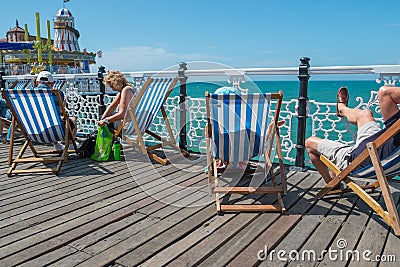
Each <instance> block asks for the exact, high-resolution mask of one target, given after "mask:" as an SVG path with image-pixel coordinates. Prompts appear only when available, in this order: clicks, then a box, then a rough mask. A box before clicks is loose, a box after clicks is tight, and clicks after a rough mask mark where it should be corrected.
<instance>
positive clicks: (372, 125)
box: [305, 86, 400, 183]
mask: <svg viewBox="0 0 400 267" xmlns="http://www.w3.org/2000/svg"><path fill="white" fill-rule="evenodd" d="M378 99H379V106H380V110H381V113H382V117H383V119H384V124H385V128H384V129H380V127H379V124H378V123H377V122H376V121H375V119H374V117H373V115H372V112H371V111H370V110H368V109H365V110H361V109H354V108H349V107H348V106H347V105H348V100H349V93H348V91H347V88H345V87H341V88H340V89H339V91H338V94H337V115H338V116H339V117H346V118H347V120H348V121H349V122H350V123H352V124H355V125H357V127H358V130H357V138H356V143H355V144H354V145H348V144H344V143H341V142H338V141H331V140H328V139H321V138H319V137H316V136H311V137H309V138H308V139H307V140H306V143H305V145H306V149H307V152H308V155H309V157H310V160H311V162H312V163H313V164H314V166H315V168H316V169H317V171H318V172H319V173H320V174H321V176H322V177H323V178H324V180H325V182H326V183H329V182H330V181H331V180H332V178H333V177H332V175H331V173H330V172H329V171H328V168H327V167H326V165H325V164H324V163H323V162H322V161H321V160H320V155H321V154H322V155H324V156H325V157H327V158H328V159H329V160H331V161H332V162H333V163H334V164H335V165H336V166H338V167H339V168H340V169H341V170H343V169H344V168H346V167H347V166H348V165H349V164H350V163H351V162H352V161H353V160H354V159H355V158H356V157H357V156H359V155H360V154H361V152H363V150H365V148H366V144H367V143H369V142H373V141H375V140H376V139H377V138H378V137H379V136H381V135H382V134H383V133H384V132H385V131H386V130H387V129H388V128H389V127H390V126H391V125H393V123H395V122H396V121H397V120H398V119H399V118H400V110H399V108H398V106H397V105H398V104H400V87H393V86H382V87H380V88H379V91H378ZM399 145H400V133H398V134H397V135H395V136H394V137H392V138H391V139H389V140H388V141H387V142H385V143H384V144H383V145H382V146H381V147H380V148H379V149H378V153H379V156H380V158H385V157H387V156H388V155H389V154H391V152H393V151H394V150H395V149H396V148H397V147H398V146H399ZM369 164H371V160H370V159H367V160H365V161H364V162H363V163H361V164H360V165H359V167H358V169H360V168H363V167H365V166H367V165H369Z"/></svg>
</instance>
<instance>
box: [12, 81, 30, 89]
mask: <svg viewBox="0 0 400 267" xmlns="http://www.w3.org/2000/svg"><path fill="white" fill-rule="evenodd" d="M29 83H30V81H29V80H19V81H17V82H16V83H15V84H14V85H13V86H12V88H13V89H23V88H25V87H26V86H27V85H28V84H29Z"/></svg>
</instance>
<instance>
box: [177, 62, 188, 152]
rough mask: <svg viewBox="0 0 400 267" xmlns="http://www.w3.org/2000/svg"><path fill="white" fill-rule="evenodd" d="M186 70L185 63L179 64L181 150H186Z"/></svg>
mask: <svg viewBox="0 0 400 267" xmlns="http://www.w3.org/2000/svg"><path fill="white" fill-rule="evenodd" d="M186 70H187V64H186V63H185V62H181V63H179V70H178V77H179V84H180V85H179V110H180V120H179V127H180V131H179V147H180V148H181V149H184V150H187V141H186V100H187V93H186V81H187V77H186V74H185V71H186Z"/></svg>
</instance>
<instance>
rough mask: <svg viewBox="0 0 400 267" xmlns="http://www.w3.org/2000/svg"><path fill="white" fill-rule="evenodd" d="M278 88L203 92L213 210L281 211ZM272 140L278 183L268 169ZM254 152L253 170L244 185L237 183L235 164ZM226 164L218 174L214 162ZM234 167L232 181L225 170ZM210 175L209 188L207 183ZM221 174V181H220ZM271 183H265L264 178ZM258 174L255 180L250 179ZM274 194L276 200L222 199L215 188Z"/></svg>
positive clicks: (282, 175)
mask: <svg viewBox="0 0 400 267" xmlns="http://www.w3.org/2000/svg"><path fill="white" fill-rule="evenodd" d="M282 98H283V93H282V92H279V93H269V94H243V95H236V94H209V93H206V108H207V126H206V143H207V165H208V184H209V189H210V193H212V192H214V193H215V194H216V206H217V212H218V213H220V212H221V211H280V212H282V213H285V208H284V204H283V201H282V198H281V195H282V194H286V192H287V186H286V177H285V172H284V169H283V160H282V150H281V143H280V137H279V130H278V125H279V124H281V123H278V118H279V112H280V107H281V104H282ZM271 99H276V105H275V114H274V118H273V119H271V118H270V116H269V114H270V111H272V108H271ZM274 143H275V146H276V153H277V155H278V159H279V167H280V181H281V184H280V185H278V183H277V181H276V177H275V174H274V172H273V170H272V162H271V154H272V153H271V151H272V147H273V145H274ZM257 156H258V157H260V156H261V160H260V158H258V163H257V164H256V166H257V168H256V172H254V173H253V175H252V181H251V182H250V184H249V185H246V186H245V185H242V184H240V181H241V180H243V179H241V178H243V177H242V175H243V173H244V172H245V171H244V170H243V169H241V168H237V167H235V166H238V165H240V163H243V162H244V163H245V164H247V167H249V166H250V165H251V164H253V163H254V161H252V162H250V160H251V159H254V158H255V157H257ZM220 162H223V163H224V164H225V165H226V168H225V170H224V173H222V175H221V176H219V171H223V170H221V169H220V168H218V164H219V163H220ZM231 171H236V172H239V176H237V177H236V178H235V179H234V180H235V181H233V184H232V181H231V182H229V181H227V179H225V178H224V176H225V174H227V173H229V172H231ZM212 176H213V178H214V188H212ZM221 178H222V179H224V180H226V181H227V182H225V181H224V183H225V184H224V185H222V182H221V181H222V180H221ZM268 178H270V180H271V181H270V182H271V183H272V186H271V185H269V186H268V183H269V179H268ZM255 180H258V182H255ZM220 193H222V194H275V195H276V197H277V199H278V201H277V204H276V205H273V204H263V203H262V204H243V205H240V204H234V203H233V204H223V203H222V202H223V201H221V200H220V196H219V194H220Z"/></svg>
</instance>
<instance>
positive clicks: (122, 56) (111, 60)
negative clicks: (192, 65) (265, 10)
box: [95, 45, 227, 71]
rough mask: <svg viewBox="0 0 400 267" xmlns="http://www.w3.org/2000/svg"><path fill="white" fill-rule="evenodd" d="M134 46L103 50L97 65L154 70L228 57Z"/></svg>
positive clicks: (134, 69)
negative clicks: (183, 62)
mask: <svg viewBox="0 0 400 267" xmlns="http://www.w3.org/2000/svg"><path fill="white" fill-rule="evenodd" d="M166 46H167V45H165V46H164V47H150V46H133V47H119V48H115V49H111V50H103V56H102V58H99V59H97V63H96V65H97V66H100V65H103V66H105V67H106V69H107V70H110V69H118V70H121V71H152V70H161V69H165V68H168V67H170V66H173V65H177V64H179V62H182V61H185V62H190V61H226V60H227V58H223V57H219V56H216V55H210V54H202V53H187V54H177V53H174V52H170V51H168V50H167V49H166V48H165V47H166ZM95 71H97V70H95Z"/></svg>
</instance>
